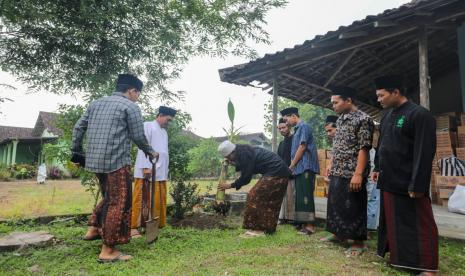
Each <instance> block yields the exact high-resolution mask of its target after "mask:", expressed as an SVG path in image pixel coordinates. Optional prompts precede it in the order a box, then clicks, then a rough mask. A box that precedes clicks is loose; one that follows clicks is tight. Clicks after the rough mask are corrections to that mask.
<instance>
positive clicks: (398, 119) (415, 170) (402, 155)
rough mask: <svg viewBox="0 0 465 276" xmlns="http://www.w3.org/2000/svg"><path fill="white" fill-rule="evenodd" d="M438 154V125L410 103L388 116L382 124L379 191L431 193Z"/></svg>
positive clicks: (378, 157) (426, 112) (428, 115)
mask: <svg viewBox="0 0 465 276" xmlns="http://www.w3.org/2000/svg"><path fill="white" fill-rule="evenodd" d="M435 153H436V121H435V120H434V118H433V116H432V115H431V113H430V112H429V111H428V110H427V109H425V108H423V107H421V106H419V105H416V104H414V103H412V102H410V101H408V102H406V103H404V104H403V105H401V106H400V107H398V108H395V109H392V110H390V111H389V112H387V113H386V114H385V115H384V117H383V119H382V120H381V126H380V140H379V147H378V150H377V153H376V159H375V171H378V172H379V178H378V188H379V189H381V190H383V191H388V192H392V193H397V194H408V192H419V193H425V194H428V193H429V187H430V180H431V170H432V163H433V158H434V155H435Z"/></svg>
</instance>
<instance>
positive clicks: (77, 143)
mask: <svg viewBox="0 0 465 276" xmlns="http://www.w3.org/2000/svg"><path fill="white" fill-rule="evenodd" d="M86 132H87V150H86V169H87V170H89V171H91V172H95V173H109V172H113V171H116V170H118V169H120V168H122V167H124V166H130V165H131V155H130V152H131V140H132V141H133V142H134V143H135V144H136V145H137V146H138V147H139V149H141V150H142V151H143V152H145V153H149V152H154V150H153V148H152V147H151V146H150V145H149V144H148V142H147V138H146V137H145V134H144V125H143V120H142V115H141V112H140V109H139V107H138V106H137V105H136V104H135V103H133V102H132V101H130V100H129V99H128V98H126V97H125V96H124V95H123V93H120V92H115V93H113V95H111V96H108V97H103V98H101V99H98V100H96V101H94V102H92V103H91V104H90V105H89V108H88V109H87V110H86V112H85V114H84V115H83V116H82V117H81V118H80V119H79V121H78V122H77V123H76V125H75V126H74V131H73V142H72V151H73V152H77V153H82V152H83V150H82V140H83V137H84V133H86Z"/></svg>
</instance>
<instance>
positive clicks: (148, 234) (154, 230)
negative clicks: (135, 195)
mask: <svg viewBox="0 0 465 276" xmlns="http://www.w3.org/2000/svg"><path fill="white" fill-rule="evenodd" d="M155 164H156V160H154V161H153V163H152V183H151V184H152V185H151V193H150V195H151V197H150V211H149V219H148V220H147V221H146V222H145V241H146V242H147V243H148V244H150V243H152V242H154V241H155V240H156V239H157V238H158V229H159V227H158V226H159V223H160V219H159V217H154V214H153V209H154V206H155V177H156V168H155V167H156V166H155ZM159 194H160V203H161V189H160V193H159Z"/></svg>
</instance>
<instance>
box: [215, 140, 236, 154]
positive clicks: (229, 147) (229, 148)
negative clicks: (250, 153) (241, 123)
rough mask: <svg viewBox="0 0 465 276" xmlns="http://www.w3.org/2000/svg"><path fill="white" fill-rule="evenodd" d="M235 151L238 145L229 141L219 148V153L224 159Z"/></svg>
mask: <svg viewBox="0 0 465 276" xmlns="http://www.w3.org/2000/svg"><path fill="white" fill-rule="evenodd" d="M235 149H236V145H234V144H233V143H231V142H230V141H229V140H226V141H224V142H223V143H221V144H220V145H219V146H218V152H219V153H221V155H223V157H226V156H228V155H230V154H231V153H232V152H233V151H234V150H235Z"/></svg>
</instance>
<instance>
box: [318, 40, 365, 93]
mask: <svg viewBox="0 0 465 276" xmlns="http://www.w3.org/2000/svg"><path fill="white" fill-rule="evenodd" d="M357 52H358V48H357V49H354V50H353V51H352V52H350V54H348V55H347V56H346V58H345V59H344V60H343V61H342V62H341V64H339V66H338V67H337V68H336V70H334V72H333V73H332V74H331V76H330V77H329V79H328V80H327V81H326V83H325V84H324V85H323V86H324V87H328V85H330V84H331V82H332V81H333V80H334V79H335V78H336V77H337V75H338V74H339V72H341V70H342V69H343V68H344V66H346V65H347V63H349V61H350V60H351V59H352V58H353V57H354V56H355V54H356V53H357Z"/></svg>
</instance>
